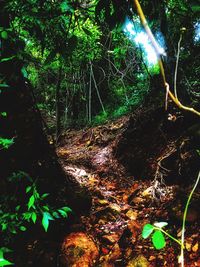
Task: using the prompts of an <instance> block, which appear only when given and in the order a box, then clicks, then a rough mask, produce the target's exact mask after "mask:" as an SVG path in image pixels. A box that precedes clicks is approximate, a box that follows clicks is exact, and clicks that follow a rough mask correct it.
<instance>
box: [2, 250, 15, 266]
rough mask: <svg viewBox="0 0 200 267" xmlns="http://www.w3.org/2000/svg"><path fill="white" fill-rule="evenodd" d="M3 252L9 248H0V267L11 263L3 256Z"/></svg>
mask: <svg viewBox="0 0 200 267" xmlns="http://www.w3.org/2000/svg"><path fill="white" fill-rule="evenodd" d="M5 252H10V250H9V249H7V248H5V247H2V248H0V266H2V267H3V266H7V265H13V263H12V262H10V261H8V260H6V259H5V258H4V253H5Z"/></svg>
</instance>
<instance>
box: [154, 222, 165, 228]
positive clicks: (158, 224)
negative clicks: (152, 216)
mask: <svg viewBox="0 0 200 267" xmlns="http://www.w3.org/2000/svg"><path fill="white" fill-rule="evenodd" d="M153 225H154V226H156V227H158V228H163V227H165V226H167V225H168V223H167V222H156V223H154V224H153Z"/></svg>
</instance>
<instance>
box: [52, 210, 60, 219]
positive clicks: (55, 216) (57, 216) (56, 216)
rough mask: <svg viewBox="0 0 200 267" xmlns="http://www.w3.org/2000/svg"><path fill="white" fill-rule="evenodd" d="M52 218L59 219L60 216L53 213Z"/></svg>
mask: <svg viewBox="0 0 200 267" xmlns="http://www.w3.org/2000/svg"><path fill="white" fill-rule="evenodd" d="M53 217H54V218H56V219H59V218H60V214H58V212H56V211H54V212H53Z"/></svg>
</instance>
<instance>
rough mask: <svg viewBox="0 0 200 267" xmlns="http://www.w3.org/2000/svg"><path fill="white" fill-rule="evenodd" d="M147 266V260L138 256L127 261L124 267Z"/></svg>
mask: <svg viewBox="0 0 200 267" xmlns="http://www.w3.org/2000/svg"><path fill="white" fill-rule="evenodd" d="M148 266H149V262H148V260H147V259H146V258H145V257H144V256H143V255H139V256H137V257H135V258H133V259H131V260H129V262H128V264H127V266H126V267H148Z"/></svg>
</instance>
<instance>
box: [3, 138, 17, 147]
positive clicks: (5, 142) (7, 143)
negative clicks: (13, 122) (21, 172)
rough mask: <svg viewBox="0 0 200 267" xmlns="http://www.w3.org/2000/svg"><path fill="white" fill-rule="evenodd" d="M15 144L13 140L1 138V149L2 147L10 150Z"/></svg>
mask: <svg viewBox="0 0 200 267" xmlns="http://www.w3.org/2000/svg"><path fill="white" fill-rule="evenodd" d="M13 144H14V139H13V138H11V139H7V138H3V137H0V148H1V147H2V148H5V149H8V148H9V147H10V146H11V145H13Z"/></svg>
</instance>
